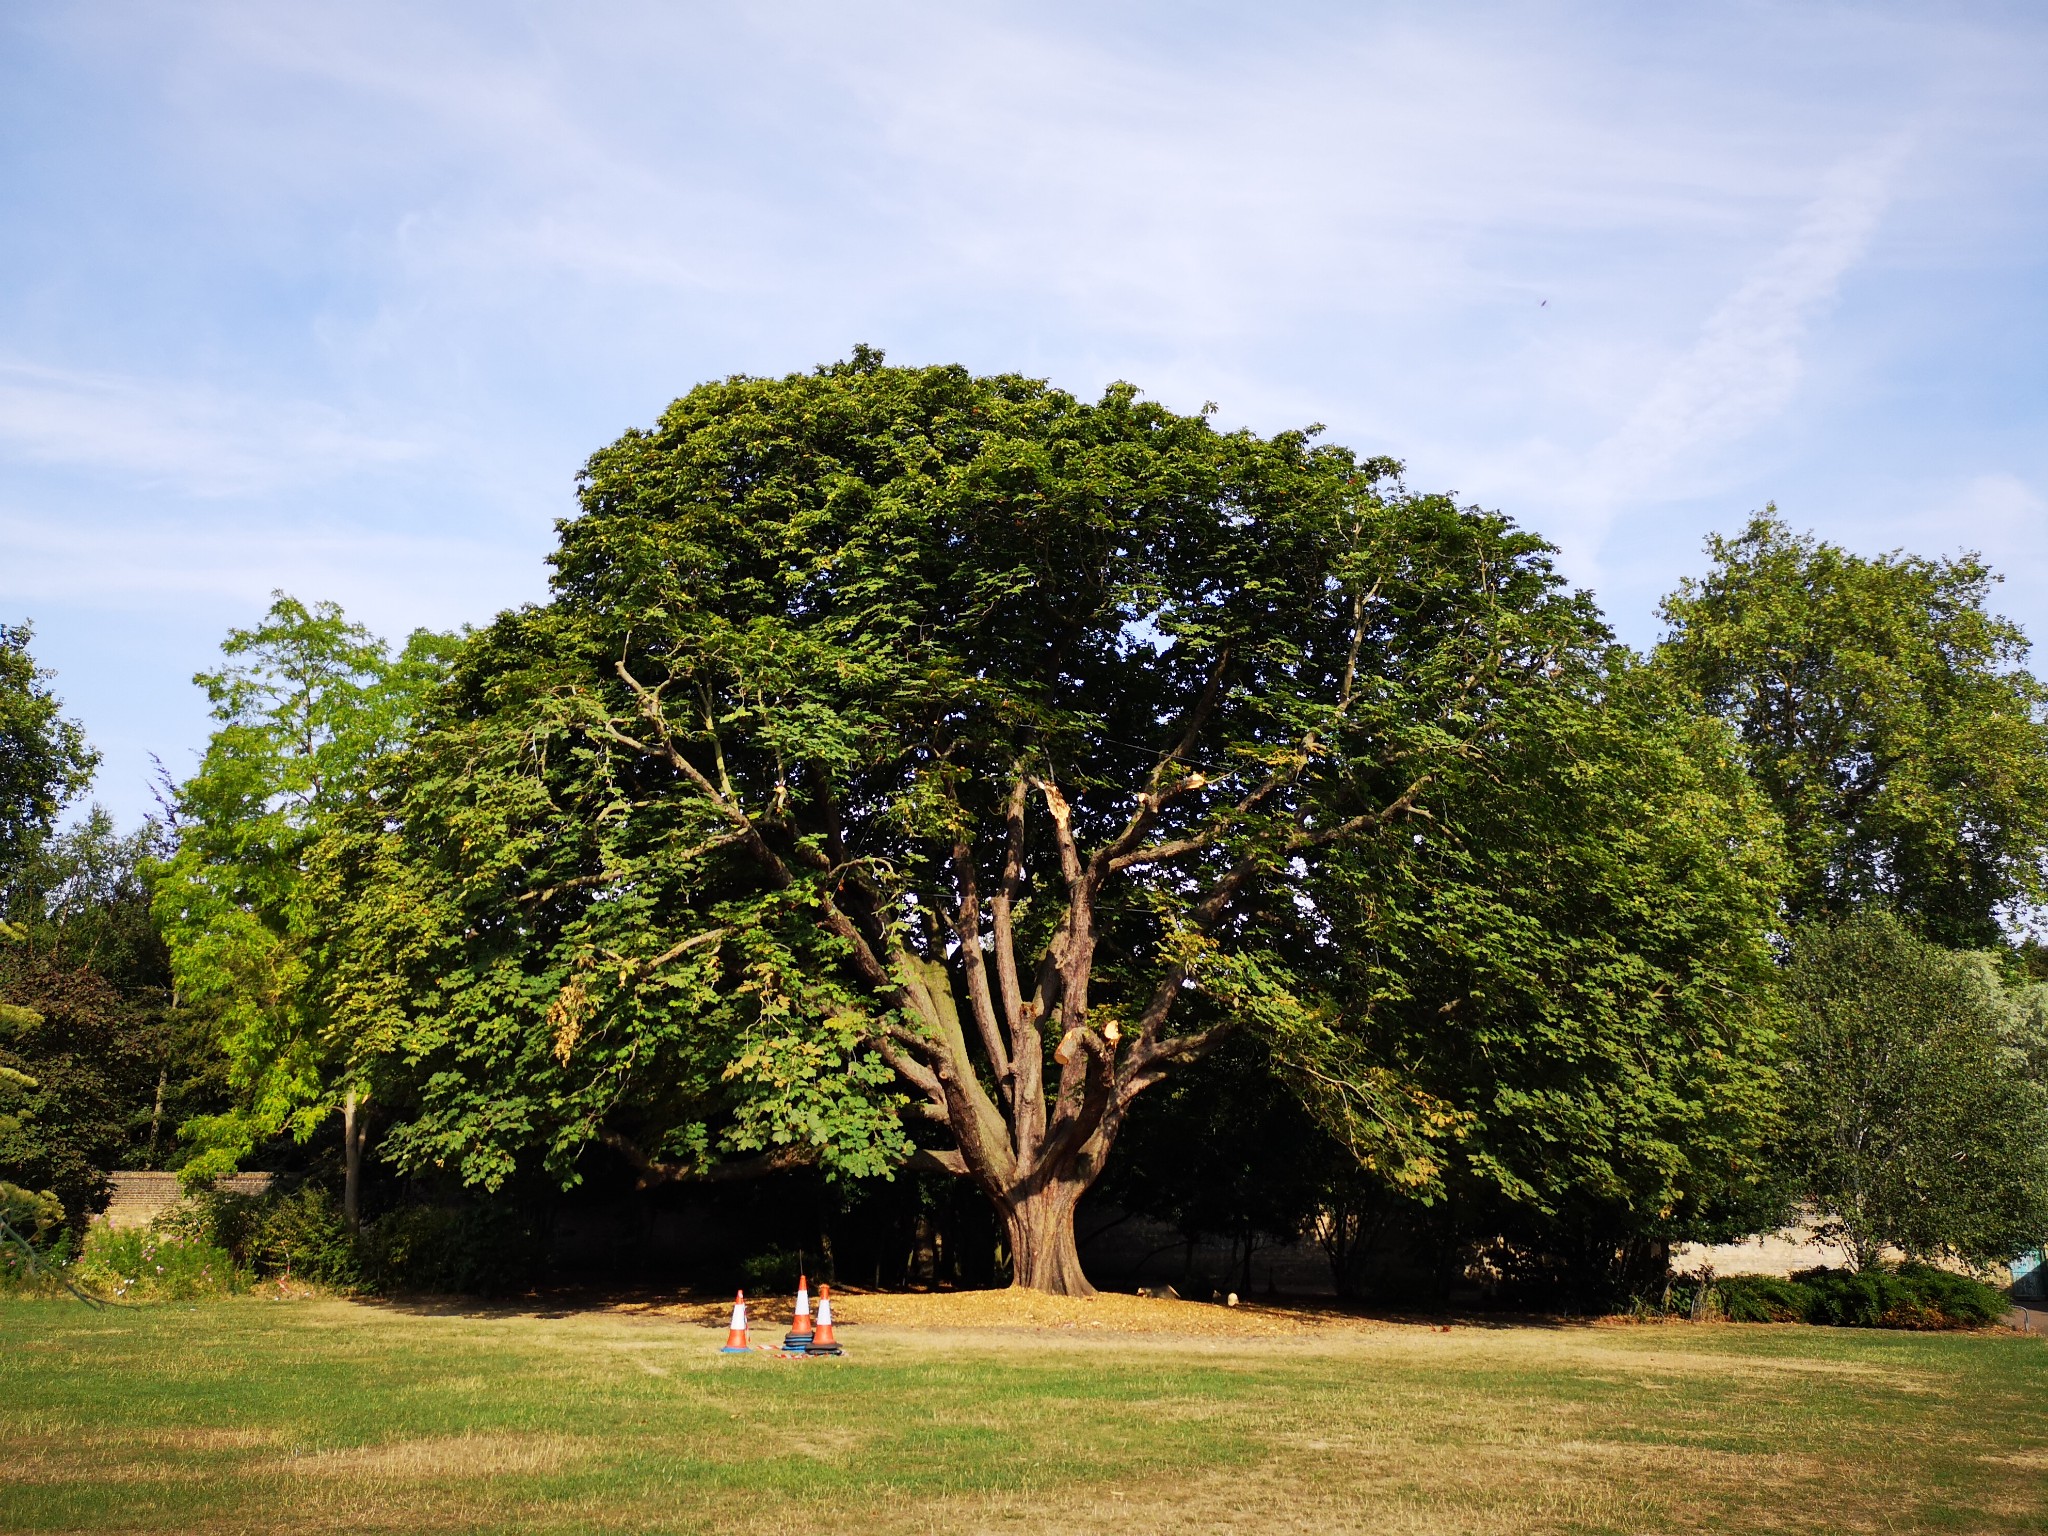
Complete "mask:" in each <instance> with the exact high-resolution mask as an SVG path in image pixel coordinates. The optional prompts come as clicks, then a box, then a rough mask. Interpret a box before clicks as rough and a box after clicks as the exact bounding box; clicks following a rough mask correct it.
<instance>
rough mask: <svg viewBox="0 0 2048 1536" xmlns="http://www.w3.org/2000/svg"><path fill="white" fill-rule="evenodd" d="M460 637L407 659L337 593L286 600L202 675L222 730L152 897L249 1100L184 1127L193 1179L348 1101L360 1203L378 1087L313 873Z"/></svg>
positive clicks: (196, 1000)
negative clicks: (329, 967) (335, 1020)
mask: <svg viewBox="0 0 2048 1536" xmlns="http://www.w3.org/2000/svg"><path fill="white" fill-rule="evenodd" d="M450 644H451V642H450V641H449V640H448V639H447V637H444V636H439V635H434V634H430V633H428V632H426V631H421V632H419V633H417V634H415V635H413V636H412V638H411V639H410V640H409V641H408V642H407V643H406V645H405V646H404V648H403V649H402V650H400V651H399V652H398V653H396V654H393V653H392V651H391V650H390V648H389V647H388V646H387V645H386V644H385V643H384V642H383V641H382V640H380V639H378V638H377V637H376V636H375V635H372V634H371V633H370V632H369V631H368V630H367V629H365V628H364V627H363V626H362V625H360V624H355V623H352V622H350V621H349V620H348V619H347V617H346V616H345V615H344V614H343V613H342V612H341V610H340V609H339V608H338V607H336V606H335V605H334V604H332V603H319V604H315V605H314V606H312V607H310V608H309V607H307V606H306V605H305V604H303V603H300V602H299V601H297V600H296V599H294V598H290V597H286V596H284V595H283V594H281V593H280V594H278V596H277V599H276V601H275V602H274V603H273V604H272V606H271V608H270V611H269V612H268V613H267V614H266V615H265V616H264V619H263V621H262V622H261V623H260V624H258V625H256V626H255V627H254V628H252V629H245V630H244V629H238V630H234V631H232V632H231V633H230V634H229V636H228V639H227V641H226V643H225V644H224V646H223V647H222V649H223V652H224V655H225V657H226V665H224V666H223V667H222V668H221V669H220V670H219V671H217V672H212V673H205V674H202V675H200V676H199V677H198V678H197V679H195V681H196V682H197V683H198V684H199V686H200V687H202V688H204V689H205V690H206V694H207V697H208V699H209V700H210V701H211V703H212V706H213V717H214V720H215V721H216V726H215V729H214V732H213V735H212V737H211V739H210V740H209V742H208V743H207V748H206V753H205V756H204V758H203V759H202V760H201V762H200V765H199V769H198V771H197V772H196V773H194V774H193V775H192V776H191V777H190V778H188V779H186V780H185V781H184V782H183V783H181V784H179V785H178V786H177V787H176V790H175V793H174V795H173V799H172V810H173V816H174V831H175V833H176V839H177V841H176V848H175V851H174V852H173V853H172V854H171V856H170V857H169V858H168V859H167V860H165V861H164V862H163V863H162V864H161V865H160V866H159V867H158V868H157V869H156V870H155V894H154V902H153V910H154V913H155V916H156V920H157V923H158V924H159V926H160V928H161V931H162V934H163V937H164V939H165V941H166V942H167V943H168V945H169V948H170V957H171V971H172V976H173V979H174V981H175V984H176V987H177V990H178V999H179V1003H180V1005H181V1006H182V1007H184V1008H185V1009H188V1010H191V1011H192V1012H193V1013H195V1014H198V1015H201V1016H203V1017H205V1018H206V1019H207V1021H208V1024H209V1027H210V1029H211V1030H212V1032H213V1034H214V1037H215V1041H216V1045H217V1048H218V1050H219V1051H220V1053H221V1054H222V1056H223V1057H224V1059H225V1061H226V1063H227V1066H228V1070H229V1073H230V1075H231V1078H232V1085H233V1088H234V1091H235V1095H236V1100H237V1102H236V1104H235V1105H234V1107H233V1108H230V1109H228V1110H225V1111H223V1112H222V1113H219V1114H215V1115H207V1116H197V1117H194V1118H193V1119H191V1120H189V1121H188V1122H187V1123H186V1125H185V1126H184V1133H185V1135H186V1136H187V1137H188V1139H189V1140H190V1141H191V1142H192V1143H193V1144H194V1146H195V1148H196V1151H195V1155H194V1156H193V1157H192V1158H191V1160H190V1161H189V1162H188V1163H187V1164H186V1167H185V1172H186V1176H187V1177H188V1178H189V1179H191V1180H193V1181H195V1182H204V1181H205V1180H207V1179H210V1178H212V1177H215V1176H217V1175H218V1174H220V1173H223V1172H228V1171H231V1170H232V1169H233V1168H234V1167H235V1166H236V1165H237V1164H238V1163H239V1161H240V1160H241V1159H242V1158H244V1157H246V1156H247V1155H248V1153H249V1151H250V1149H251V1148H252V1147H254V1146H255V1145H256V1144H257V1143H258V1142H259V1141H261V1140H262V1139H263V1138H265V1137H269V1136H275V1135H279V1134H287V1133H288V1134H292V1135H295V1136H298V1137H300V1138H304V1137H306V1136H309V1135H311V1134H312V1132H313V1130H314V1129H315V1128H316V1127H317V1126H318V1125H319V1124H320V1123H321V1122H322V1121H323V1120H324V1119H326V1118H327V1117H328V1116H330V1115H332V1114H333V1113H335V1112H336V1111H337V1110H338V1111H340V1112H341V1114H342V1116H343V1119H344V1149H345V1156H346V1162H347V1168H348V1180H347V1183H348V1188H347V1195H346V1201H347V1205H348V1209H349V1211H350V1213H351V1215H353V1213H354V1211H355V1209H356V1192H357V1179H358V1175H359V1171H360V1161H361V1156H362V1148H363V1141H364V1137H365V1135H366V1133H367V1121H366V1118H365V1116H366V1111H365V1110H364V1106H363V1090H364V1086H365V1085H364V1083H363V1082H362V1080H361V1079H360V1077H359V1076H358V1075H357V1074H356V1073H355V1072H354V1070H353V1058H352V1056H351V1055H350V1053H349V1051H348V1049H347V1046H346V1043H345V1042H340V1041H337V1039H336V1037H335V1036H334V1033H333V1030H332V1028H331V1021H330V1019H329V1016H328V1013H327V1011H326V1009H325V1007H324V1003H323V999H322V997H321V994H320V990H319V987H318V985H317V983H316V979H315V970H316V952H317V949H318V947H319V945H320V943H321V941H322V930H321V927H320V919H319V917H318V915H317V914H316V912H315V910H314V907H313V905H312V903H311V901H310V899H309V897H308V895H307V888H306V871H307V868H308V864H309V861H310V859H311V857H312V851H313V849H314V848H315V847H316V845H317V844H318V842H319V840H320V838H321V836H322V835H323V833H324V831H325V830H326V829H327V827H328V826H329V825H330V824H331V823H332V822H333V820H334V819H335V818H336V817H338V816H339V815H340V813H341V812H342V811H343V810H344V809H345V808H346V807H348V806H350V805H352V804H355V803H356V802H357V801H359V800H360V799H361V798H362V797H363V796H364V795H365V794H366V793H367V791H368V785H369V784H370V782H371V774H372V765H373V764H374V763H375V761H376V760H377V758H378V757H379V756H380V755H381V754H383V753H385V752H387V751H390V750H392V749H393V748H395V747H396V746H398V745H399V744H400V743H401V742H402V741H403V740H404V739H405V737H406V734H407V732H408V730H409V728H410V725H411V722H412V720H413V718H414V716H415V714H416V713H417V711H418V708H419V701H420V699H421V697H422V696H423V694H424V693H425V692H426V691H427V690H428V689H429V688H431V687H432V686H433V685H434V683H435V682H436V681H437V680H438V679H439V677H440V675H441V669H442V666H443V663H444V660H445V657H446V654H447V652H448V649H449V647H450Z"/></svg>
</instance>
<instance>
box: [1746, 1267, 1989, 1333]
mask: <svg viewBox="0 0 2048 1536" xmlns="http://www.w3.org/2000/svg"><path fill="white" fill-rule="evenodd" d="M1714 1295H1715V1299H1716V1300H1717V1301H1718V1303H1719V1310H1720V1313H1721V1315H1722V1316H1723V1317H1726V1318H1727V1319H1728V1320H1729V1321H1730V1322H1736V1323H1818V1324H1821V1325H1823V1326H1833V1327H1840V1328H1919V1329H1942V1328H1982V1327H1984V1326H1985V1325H1986V1324H1987V1323H1995V1322H1997V1321H1998V1320H1999V1319H2000V1318H2002V1317H2004V1316H2005V1314H2006V1312H2007V1311H2008V1310H2009V1309H2010V1307H2011V1305H2012V1304H2011V1303H2010V1302H2008V1301H2007V1300H2006V1298H2005V1295H2004V1293H2003V1292H2001V1291H2000V1290H1998V1289H1997V1287H1995V1286H1990V1285H1986V1284H1985V1283H1984V1282H1983V1281H1981V1280H1972V1279H1970V1278H1969V1277H1968V1276H1967V1275H1955V1274H1950V1273H1949V1272H1948V1271H1947V1270H1945V1269H1935V1268H1934V1267H1932V1266H1931V1265H1927V1264H1902V1265H1900V1266H1899V1268H1897V1269H1895V1270H1892V1269H1866V1270H1850V1269H1806V1270H1801V1271H1800V1272H1799V1273H1798V1274H1796V1275H1794V1276H1792V1278H1791V1279H1789V1280H1781V1279H1778V1278H1777V1277H1776V1276H1773V1275H1730V1276H1729V1277H1728V1278H1727V1279H1725V1280H1716V1281H1715V1282H1714Z"/></svg>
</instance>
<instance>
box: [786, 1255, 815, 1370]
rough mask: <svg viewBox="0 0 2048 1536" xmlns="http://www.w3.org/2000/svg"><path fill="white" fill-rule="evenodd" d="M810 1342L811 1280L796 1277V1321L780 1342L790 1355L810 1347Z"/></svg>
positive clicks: (808, 1277)
mask: <svg viewBox="0 0 2048 1536" xmlns="http://www.w3.org/2000/svg"><path fill="white" fill-rule="evenodd" d="M810 1342H811V1280H810V1276H808V1275H798V1276H797V1277H796V1319H795V1321H793V1322H792V1323H791V1324H790V1325H789V1332H788V1334H786V1335H785V1336H784V1338H783V1340H782V1347H783V1348H784V1349H786V1350H789V1351H790V1352H791V1353H792V1354H794V1353H797V1352H800V1351H802V1350H804V1349H806V1348H808V1347H809V1346H810Z"/></svg>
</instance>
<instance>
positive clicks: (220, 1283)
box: [74, 1224, 249, 1301]
mask: <svg viewBox="0 0 2048 1536" xmlns="http://www.w3.org/2000/svg"><path fill="white" fill-rule="evenodd" d="M74 1273H75V1276H76V1278H77V1280H78V1281H79V1283H81V1284H83V1285H85V1286H87V1287H89V1288H97V1289H99V1290H102V1291H105V1292H107V1293H109V1294H111V1295H114V1296H119V1297H142V1298H155V1299H161V1300H166V1301H188V1300H191V1299H192V1298H194V1297H197V1296H226V1295H230V1294H233V1293H234V1292H237V1291H241V1290H246V1289H247V1288H248V1283H249V1277H248V1275H247V1273H246V1272H245V1271H243V1270H241V1269H239V1268H237V1267H236V1265H235V1260H234V1255H233V1254H231V1253H229V1252H228V1251H227V1249H225V1248H223V1247H221V1246H220V1245H219V1244H217V1243H209V1242H206V1241H204V1240H202V1239H199V1238H194V1237H189V1236H186V1235H184V1234H182V1233H179V1232H173V1231H163V1230H159V1229H157V1228H154V1227H121V1228H115V1227H109V1226H106V1225H104V1224H97V1225H95V1226H93V1227H92V1228H91V1229H90V1230H89V1231H88V1232H87V1233H86V1237H85V1251H84V1252H83V1253H82V1254H80V1255H79V1258H78V1263H77V1265H76V1266H75V1270H74Z"/></svg>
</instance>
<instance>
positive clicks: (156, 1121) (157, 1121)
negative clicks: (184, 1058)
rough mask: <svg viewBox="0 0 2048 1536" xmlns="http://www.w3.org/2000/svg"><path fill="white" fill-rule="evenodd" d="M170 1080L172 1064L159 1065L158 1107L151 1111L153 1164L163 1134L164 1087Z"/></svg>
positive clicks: (150, 1158) (150, 1147) (151, 1153)
mask: <svg viewBox="0 0 2048 1536" xmlns="http://www.w3.org/2000/svg"><path fill="white" fill-rule="evenodd" d="M170 1080H171V1069H170V1066H169V1065H168V1064H165V1065H161V1066H159V1067H158V1068H157V1069H156V1107H155V1108H154V1109H152V1110H151V1111H150V1112H149V1161H150V1163H151V1164H152V1165H154V1164H155V1162H156V1148H157V1142H158V1141H159V1140H160V1139H161V1137H162V1135H163V1129H164V1088H165V1086H166V1085H167V1084H168V1083H169V1082H170Z"/></svg>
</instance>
